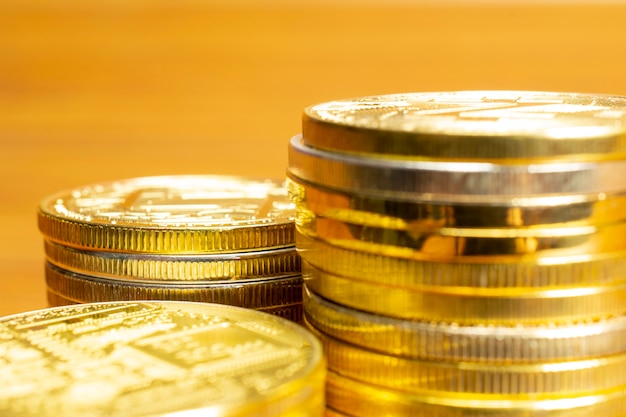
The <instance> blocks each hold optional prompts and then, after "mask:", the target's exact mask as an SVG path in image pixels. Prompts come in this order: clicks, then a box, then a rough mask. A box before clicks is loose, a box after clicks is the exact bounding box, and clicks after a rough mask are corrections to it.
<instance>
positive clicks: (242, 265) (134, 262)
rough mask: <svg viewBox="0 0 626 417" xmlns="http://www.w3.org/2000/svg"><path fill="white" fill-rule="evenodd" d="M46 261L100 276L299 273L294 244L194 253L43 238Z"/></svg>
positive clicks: (209, 277) (171, 277) (197, 278)
mask: <svg viewBox="0 0 626 417" xmlns="http://www.w3.org/2000/svg"><path fill="white" fill-rule="evenodd" d="M44 249H45V254H46V258H47V260H48V261H49V262H50V263H52V264H54V265H56V266H58V267H60V268H63V269H67V270H69V271H73V272H76V273H79V274H87V275H92V276H99V277H105V278H106V277H109V278H116V279H133V280H137V279H138V280H154V281H162V280H163V281H167V280H173V281H187V282H193V281H205V280H228V279H231V280H232V279H249V278H262V277H272V276H276V275H288V274H297V273H300V258H299V256H298V254H297V253H296V249H295V247H288V248H278V249H269V250H258V251H253V252H242V253H223V254H222V253H209V254H196V255H181V254H172V255H168V254H141V253H132V254H131V253H117V252H109V251H93V250H82V249H76V248H71V247H69V246H63V245H59V244H57V243H54V242H51V241H49V240H47V239H45V240H44Z"/></svg>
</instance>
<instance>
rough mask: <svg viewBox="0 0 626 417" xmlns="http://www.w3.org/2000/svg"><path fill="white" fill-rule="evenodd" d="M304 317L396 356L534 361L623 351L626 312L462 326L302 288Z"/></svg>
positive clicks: (352, 340)
mask: <svg viewBox="0 0 626 417" xmlns="http://www.w3.org/2000/svg"><path fill="white" fill-rule="evenodd" d="M303 297H304V300H303V307H304V317H305V319H306V320H307V322H308V323H310V325H312V326H313V327H315V328H316V329H318V330H319V331H320V332H322V333H325V334H327V335H329V336H331V337H334V338H336V339H339V340H342V341H343V342H346V343H350V344H352V345H354V346H359V347H362V348H364V349H369V350H372V351H376V352H380V353H385V354H389V355H395V356H398V357H407V358H418V359H428V360H434V361H470V362H471V361H476V362H489V363H492V364H495V363H531V362H532V363H536V362H539V361H564V360H579V359H589V358H592V357H599V356H608V355H614V354H619V353H624V352H626V316H623V315H622V316H617V317H611V318H607V319H603V320H598V321H589V320H586V321H580V322H577V323H565V324H561V325H556V324H552V323H546V324H539V325H534V326H528V325H521V324H517V325H511V326H500V325H493V324H491V325H489V324H487V325H485V324H482V323H478V324H476V325H473V326H463V325H459V324H457V323H451V322H445V321H437V322H435V321H417V320H402V319H398V318H393V317H384V316H380V315H376V314H372V313H367V312H364V311H359V310H356V309H353V308H349V307H344V306H341V305H339V304H337V303H334V302H332V301H329V300H326V299H324V298H322V297H320V296H318V295H316V294H315V293H313V292H312V291H311V290H310V289H309V288H307V287H305V288H304V295H303Z"/></svg>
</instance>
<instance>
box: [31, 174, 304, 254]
mask: <svg viewBox="0 0 626 417" xmlns="http://www.w3.org/2000/svg"><path fill="white" fill-rule="evenodd" d="M293 218H294V207H293V205H292V203H291V202H290V201H289V199H288V197H287V193H286V190H285V186H284V182H280V181H274V180H254V179H248V178H238V177H225V176H163V177H144V178H134V179H128V180H122V181H116V182H109V183H102V184H92V185H88V186H84V187H79V188H76V189H73V190H67V191H64V192H61V193H58V194H56V195H52V196H49V197H48V198H46V199H44V200H43V201H42V202H41V204H40V210H39V227H40V230H41V232H42V233H43V234H44V235H45V236H46V237H48V238H49V239H50V240H53V241H56V242H58V243H61V244H64V245H68V246H73V247H79V248H85V249H102V250H115V251H127V252H153V253H154V252H168V253H198V252H228V251H245V250H251V249H258V248H266V249H267V248H271V247H281V246H289V245H293V231H292V230H293V224H292V223H293Z"/></svg>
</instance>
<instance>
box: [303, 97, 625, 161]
mask: <svg viewBox="0 0 626 417" xmlns="http://www.w3.org/2000/svg"><path fill="white" fill-rule="evenodd" d="M302 132H303V136H304V139H305V142H306V143H308V144H309V145H311V146H314V147H319V148H325V149H329V150H333V151H340V152H363V153H374V154H385V155H390V156H394V157H400V158H407V157H413V158H432V159H442V158H445V159H447V160H452V159H461V160H485V159H524V158H527V159H532V158H567V157H571V156H576V157H577V158H583V159H597V158H618V157H623V156H624V155H625V154H626V98H624V97H614V96H603V95H597V94H595V95H594V94H575V93H550V92H532V91H454V92H433V93H402V94H389V95H381V96H373V97H361V98H355V99H348V100H338V101H331V102H327V103H321V104H317V105H313V106H310V107H307V108H306V109H305V110H304V115H303V123H302Z"/></svg>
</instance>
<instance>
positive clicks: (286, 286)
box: [45, 262, 302, 309]
mask: <svg viewBox="0 0 626 417" xmlns="http://www.w3.org/2000/svg"><path fill="white" fill-rule="evenodd" d="M45 275H46V284H47V286H48V287H49V288H50V289H52V290H53V291H54V292H56V293H57V294H59V295H61V296H63V297H66V298H69V299H70V300H80V301H82V302H83V303H94V302H111V301H138V300H171V301H196V302H203V303H216V304H228V305H233V306H237V307H244V308H249V309H261V308H267V307H281V306H286V305H292V304H298V303H301V302H302V277H301V275H288V276H281V277H274V278H269V279H257V280H250V281H248V282H246V283H241V282H237V281H230V282H220V283H211V282H209V283H205V284H200V283H170V284H165V283H155V282H150V283H146V282H131V281H128V280H113V279H107V278H98V277H92V276H88V275H82V274H76V273H74V272H71V271H67V270H63V269H61V268H58V267H56V266H54V265H52V264H50V263H47V262H46V267H45Z"/></svg>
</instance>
